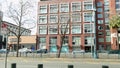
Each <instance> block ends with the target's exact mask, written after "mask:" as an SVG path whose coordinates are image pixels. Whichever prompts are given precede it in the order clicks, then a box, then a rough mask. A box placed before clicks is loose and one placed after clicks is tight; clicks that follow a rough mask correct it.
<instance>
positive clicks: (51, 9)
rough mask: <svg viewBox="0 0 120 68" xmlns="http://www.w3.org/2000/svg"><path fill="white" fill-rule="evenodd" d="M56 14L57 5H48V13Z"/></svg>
mask: <svg viewBox="0 0 120 68" xmlns="http://www.w3.org/2000/svg"><path fill="white" fill-rule="evenodd" d="M57 12H58V5H57V4H53V5H50V13H57Z"/></svg>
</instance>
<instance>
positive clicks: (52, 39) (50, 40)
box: [49, 37, 57, 46]
mask: <svg viewBox="0 0 120 68" xmlns="http://www.w3.org/2000/svg"><path fill="white" fill-rule="evenodd" d="M49 44H50V46H56V44H57V37H50V39H49Z"/></svg>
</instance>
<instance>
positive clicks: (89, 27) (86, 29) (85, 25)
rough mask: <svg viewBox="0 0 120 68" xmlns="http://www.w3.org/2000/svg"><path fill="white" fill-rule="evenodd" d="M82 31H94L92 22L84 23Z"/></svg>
mask: <svg viewBox="0 0 120 68" xmlns="http://www.w3.org/2000/svg"><path fill="white" fill-rule="evenodd" d="M84 32H85V33H94V25H93V24H84Z"/></svg>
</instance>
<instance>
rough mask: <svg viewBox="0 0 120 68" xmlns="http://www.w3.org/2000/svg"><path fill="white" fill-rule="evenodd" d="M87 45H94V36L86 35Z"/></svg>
mask: <svg viewBox="0 0 120 68" xmlns="http://www.w3.org/2000/svg"><path fill="white" fill-rule="evenodd" d="M84 43H85V45H93V44H94V38H93V37H85V42H84Z"/></svg>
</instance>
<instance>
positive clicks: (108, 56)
mask: <svg viewBox="0 0 120 68" xmlns="http://www.w3.org/2000/svg"><path fill="white" fill-rule="evenodd" d="M92 55H93V54H92V53H75V54H73V53H61V58H93V56H92ZM97 55H98V59H120V54H108V53H98V54H97ZM5 56H6V54H5V53H0V57H5ZM15 56H16V52H10V53H9V54H8V57H15ZM19 56H20V57H31V58H39V57H41V58H57V53H46V54H44V53H19Z"/></svg>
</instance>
